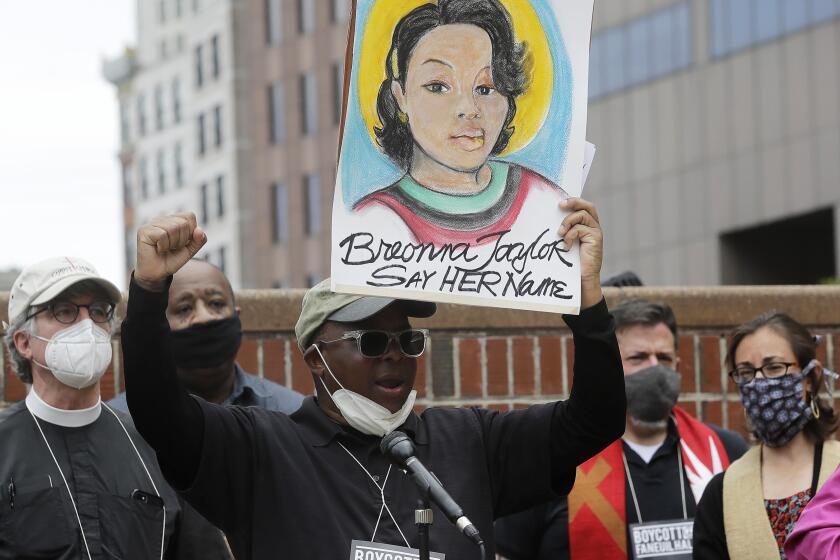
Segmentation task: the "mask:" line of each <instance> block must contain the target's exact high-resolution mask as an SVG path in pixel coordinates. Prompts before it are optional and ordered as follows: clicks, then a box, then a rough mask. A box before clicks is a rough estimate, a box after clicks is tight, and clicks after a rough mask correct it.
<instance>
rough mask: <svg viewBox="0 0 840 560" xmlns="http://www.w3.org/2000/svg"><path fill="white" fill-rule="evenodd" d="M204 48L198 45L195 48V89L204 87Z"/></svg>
mask: <svg viewBox="0 0 840 560" xmlns="http://www.w3.org/2000/svg"><path fill="white" fill-rule="evenodd" d="M203 51H204V48H203V47H202V46H201V45H196V47H195V54H194V57H195V87H197V88H200V87H201V86H202V85H204V66H203V58H204V54H203Z"/></svg>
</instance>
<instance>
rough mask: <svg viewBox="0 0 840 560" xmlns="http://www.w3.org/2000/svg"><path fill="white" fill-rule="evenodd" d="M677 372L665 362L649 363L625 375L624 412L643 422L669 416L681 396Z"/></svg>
mask: <svg viewBox="0 0 840 560" xmlns="http://www.w3.org/2000/svg"><path fill="white" fill-rule="evenodd" d="M680 381H681V377H680V374H679V373H677V372H676V371H674V370H672V369H669V368H666V367H665V366H660V365H656V366H651V367H649V368H645V369H643V370H640V371H637V372H636V373H633V374H631V375H626V376H625V377H624V390H625V391H626V393H627V414H629V415H630V417H631V418H634V419H636V420H641V421H643V422H660V421H663V420H665V419H667V418H668V416H669V415H670V414H671V409H672V408H674V405H676V404H677V399H678V398H679V396H680Z"/></svg>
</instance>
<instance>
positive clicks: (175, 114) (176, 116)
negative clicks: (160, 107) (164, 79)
mask: <svg viewBox="0 0 840 560" xmlns="http://www.w3.org/2000/svg"><path fill="white" fill-rule="evenodd" d="M172 120H173V122H175V124H177V123H179V122H181V80H179V79H178V78H174V79H173V80H172Z"/></svg>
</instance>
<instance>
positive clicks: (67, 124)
mask: <svg viewBox="0 0 840 560" xmlns="http://www.w3.org/2000/svg"><path fill="white" fill-rule="evenodd" d="M134 3H135V0H80V1H78V2H69V1H67V0H46V1H41V2H37V1H34V2H33V1H22V2H16V1H13V0H4V1H0V9H2V17H0V219H2V226H3V227H2V230H0V270H4V269H8V268H11V267H18V268H19V267H22V266H25V265H27V264H29V263H32V262H34V261H36V260H39V259H43V258H46V257H50V256H54V255H72V256H79V257H83V258H86V259H88V260H90V261H91V262H92V263H93V264H94V265H95V266H96V267H97V268H98V269H99V272H100V273H101V274H103V275H104V276H106V277H107V278H109V279H111V280H113V281H115V282H116V283H117V284H118V285H119V286H123V287H124V286H125V281H124V277H123V261H124V257H123V250H122V247H123V233H122V207H121V196H120V179H119V167H118V163H117V160H116V153H117V150H118V145H119V139H118V111H117V103H116V97H115V91H114V88H113V86H111V84H109V83H108V82H106V81H105V79H104V78H103V77H102V72H101V64H102V59H103V58H105V57H108V58H112V57H114V56H116V55H118V54H120V53H121V52H122V50H123V48H124V47H125V46H127V45H131V44H133V43H134V40H135V35H136V29H135V13H134V10H135V8H134Z"/></svg>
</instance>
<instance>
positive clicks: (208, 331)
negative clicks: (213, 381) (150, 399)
mask: <svg viewBox="0 0 840 560" xmlns="http://www.w3.org/2000/svg"><path fill="white" fill-rule="evenodd" d="M170 340H171V342H172V355H173V357H174V358H175V365H176V366H178V367H180V368H186V369H196V368H212V367H216V366H220V365H222V364H224V363H225V362H228V361H230V360H232V359H234V358H235V357H236V352H237V351H238V350H239V345H240V343H241V342H242V323H241V322H240V321H239V314H238V313H234V314H233V316H231V317H228V318H227V319H220V320H218V321H210V322H209V323H199V324H196V325H193V326H191V327H187V328H186V329H179V330H177V331H172V332H171V335H170Z"/></svg>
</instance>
